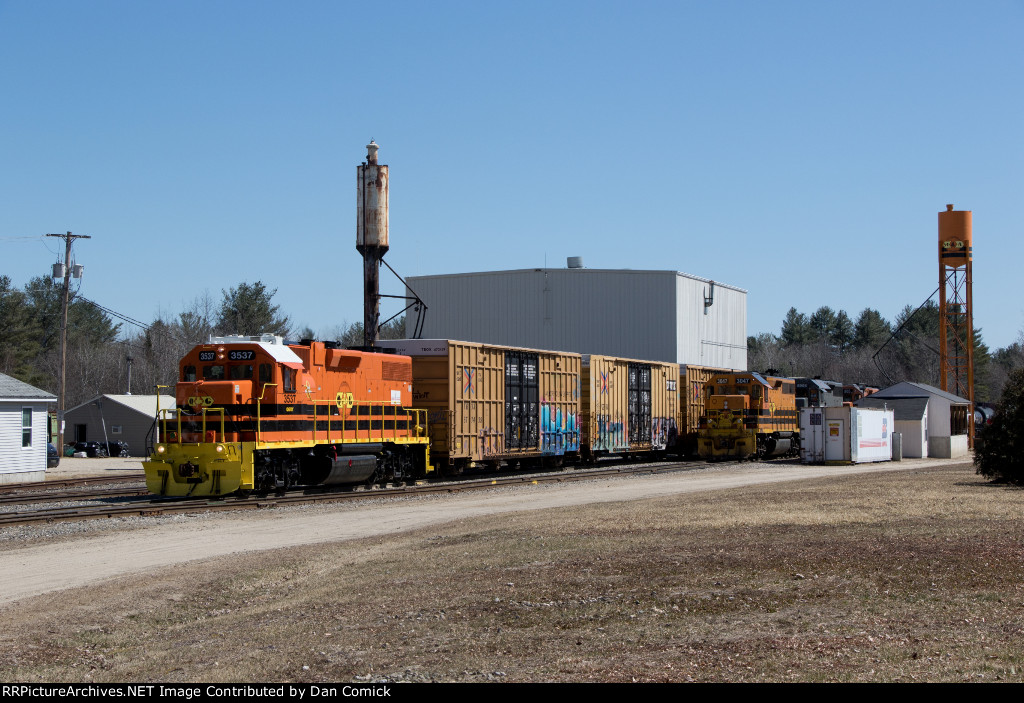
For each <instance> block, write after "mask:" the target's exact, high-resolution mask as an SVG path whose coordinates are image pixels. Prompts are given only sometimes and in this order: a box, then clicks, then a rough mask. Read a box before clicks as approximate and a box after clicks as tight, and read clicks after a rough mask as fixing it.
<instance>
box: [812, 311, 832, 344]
mask: <svg viewBox="0 0 1024 703" xmlns="http://www.w3.org/2000/svg"><path fill="white" fill-rule="evenodd" d="M808 325H809V326H810V328H811V333H812V334H813V335H814V337H815V338H816V339H831V337H832V332H833V330H834V329H835V326H836V313H835V311H834V310H832V308H830V307H829V306H827V305H822V306H821V307H820V308H818V309H817V310H815V311H814V314H812V315H811V319H810V320H808Z"/></svg>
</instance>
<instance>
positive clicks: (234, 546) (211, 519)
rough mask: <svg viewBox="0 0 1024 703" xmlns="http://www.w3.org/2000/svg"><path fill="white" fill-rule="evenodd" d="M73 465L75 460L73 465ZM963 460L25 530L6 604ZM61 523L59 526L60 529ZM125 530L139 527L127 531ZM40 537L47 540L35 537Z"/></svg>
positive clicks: (797, 468)
mask: <svg viewBox="0 0 1024 703" xmlns="http://www.w3.org/2000/svg"><path fill="white" fill-rule="evenodd" d="M137 461H138V460H126V459H77V460H76V459H70V460H62V461H61V467H63V468H65V470H66V471H67V474H66V475H67V477H70V475H71V474H73V473H84V474H85V475H119V474H130V473H132V472H137V471H139V469H138V468H137V467H138V466H139V465H138V463H137ZM65 462H67V463H66V464H65ZM955 463H961V464H962V463H964V460H963V459H959V460H942V459H912V460H905V461H903V462H899V463H889V462H884V463H879V464H858V465H850V466H813V465H802V464H793V463H785V464H782V463H770V464H756V463H751V464H744V465H741V466H725V467H719V466H714V465H713V466H711V467H709V468H700V469H695V470H693V471H687V472H681V473H677V474H672V475H666V476H637V477H622V478H612V479H596V480H594V481H587V482H580V483H576V482H572V483H565V484H540V485H526V486H517V487H514V488H502V489H495V490H490V491H483V492H472V493H469V494H461V493H457V494H451V495H442V496H436V495H435V496H428V497H423V498H411V499H409V500H403V501H397V502H396V501H386V502H382V501H376V500H372V499H371V500H367V501H366V502H360V503H359V504H343V505H338V504H330V505H323V506H314V507H313V508H280V509H275V510H269V511H246V512H243V513H230V514H218V515H196V516H194V517H186V518H182V517H176V518H161V517H155V518H132V519H130V520H110V521H90V522H89V523H86V524H81V525H78V526H75V528H74V529H71V530H67V531H66V532H65V531H63V530H55V529H54V526H49V527H46V528H40V532H38V533H33V532H30V531H26V532H24V533H22V534H19V538H18V539H15V540H3V541H0V605H4V604H10V603H12V602H14V601H17V600H19V599H22V598H27V597H30V596H35V595H40V594H44V593H48V592H52V591H57V590H62V589H66V588H73V587H77V586H83V585H86V584H93V583H97V582H100V581H104V580H107V579H111V578H116V577H119V576H125V575H128V574H140V573H143V572H148V571H152V570H155V569H159V568H162V567H166V566H172V565H176V564H183V563H186V562H193V561H198V560H202V559H210V558H215V557H223V556H227V555H232V554H240V553H243V552H252V551H263V550H272V549H280V548H284V547H297V546H301V545H308V544H323V543H328V542H338V541H346V540H352V539H359V538H363V537H370V536H385V535H396V534H400V533H402V532H405V531H408V530H414V529H418V528H421V527H424V526H428V525H436V524H441V523H447V522H451V521H454V520H459V519H463V518H471V517H479V516H485V515H494V514H501V513H510V512H518V511H527V510H543V509H547V508H558V507H566V506H573V505H584V504H592V503H607V502H618V501H630V500H640V499H644V498H654V497H660V496H669V495H675V494H679V493H689V492H694V491H711V490H721V489H724V488H732V487H737V486H747V485H754V484H766V483H776V482H780V481H792V480H798V479H806V478H818V477H823V476H835V475H840V474H861V473H871V472H884V471H901V470H913V469H919V468H925V467H928V466H937V465H942V464H955ZM56 527H58V528H59V527H60V526H59V525H58V526H56ZM119 527H125V528H131V529H123V530H122V529H118V528H119ZM35 534H38V535H39V540H38V541H37V540H36V539H34V538H33V535H35Z"/></svg>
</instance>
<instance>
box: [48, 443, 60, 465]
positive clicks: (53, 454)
mask: <svg viewBox="0 0 1024 703" xmlns="http://www.w3.org/2000/svg"><path fill="white" fill-rule="evenodd" d="M58 464H60V452H58V451H57V447H55V446H53V443H52V442H47V443H46V468H48V469H55V468H57V465H58Z"/></svg>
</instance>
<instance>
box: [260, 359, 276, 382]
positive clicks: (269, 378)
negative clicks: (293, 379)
mask: <svg viewBox="0 0 1024 703" xmlns="http://www.w3.org/2000/svg"><path fill="white" fill-rule="evenodd" d="M273 382H274V371H273V367H272V366H271V365H270V364H260V383H273Z"/></svg>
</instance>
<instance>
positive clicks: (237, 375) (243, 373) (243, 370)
mask: <svg viewBox="0 0 1024 703" xmlns="http://www.w3.org/2000/svg"><path fill="white" fill-rule="evenodd" d="M251 378H252V364H238V365H237V366H232V367H231V380H233V381H247V380H250V379H251Z"/></svg>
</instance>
